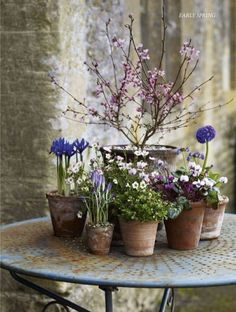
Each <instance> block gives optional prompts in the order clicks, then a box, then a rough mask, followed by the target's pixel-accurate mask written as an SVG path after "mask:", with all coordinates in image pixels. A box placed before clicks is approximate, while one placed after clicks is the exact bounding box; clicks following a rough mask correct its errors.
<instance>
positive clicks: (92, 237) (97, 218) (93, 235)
mask: <svg viewBox="0 0 236 312" xmlns="http://www.w3.org/2000/svg"><path fill="white" fill-rule="evenodd" d="M111 187H112V184H111V183H108V184H107V183H106V181H105V177H104V175H103V174H102V172H101V171H100V170H95V171H92V172H91V174H90V183H89V187H88V193H87V196H86V198H85V203H86V206H87V210H88V216H89V221H88V223H87V224H86V233H87V244H88V248H89V250H90V251H91V253H93V254H95V255H107V254H108V253H109V251H110V245H111V240H112V234H113V228H114V225H113V224H112V223H109V222H108V206H109V203H110V202H111V201H112V194H111Z"/></svg>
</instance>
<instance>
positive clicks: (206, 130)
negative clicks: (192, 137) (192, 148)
mask: <svg viewBox="0 0 236 312" xmlns="http://www.w3.org/2000/svg"><path fill="white" fill-rule="evenodd" d="M215 136H216V131H215V129H214V128H213V127H212V126H210V125H208V126H205V127H201V128H199V129H198V130H197V132H196V139H197V140H198V142H199V143H201V144H204V143H206V142H209V141H211V140H213V139H214V137H215Z"/></svg>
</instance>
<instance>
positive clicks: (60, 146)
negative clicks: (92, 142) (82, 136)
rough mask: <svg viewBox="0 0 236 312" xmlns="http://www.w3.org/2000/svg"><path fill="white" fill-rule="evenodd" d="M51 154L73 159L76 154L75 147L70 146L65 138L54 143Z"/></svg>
mask: <svg viewBox="0 0 236 312" xmlns="http://www.w3.org/2000/svg"><path fill="white" fill-rule="evenodd" d="M50 153H53V154H55V155H56V156H57V157H61V156H62V155H65V156H68V157H71V156H73V155H74V154H75V150H74V145H73V144H70V143H69V142H68V141H66V140H65V139H64V138H59V139H56V140H54V141H53V142H52V146H51V149H50Z"/></svg>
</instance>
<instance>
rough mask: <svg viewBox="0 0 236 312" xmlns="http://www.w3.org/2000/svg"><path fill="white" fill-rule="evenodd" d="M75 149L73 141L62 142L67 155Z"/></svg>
mask: <svg viewBox="0 0 236 312" xmlns="http://www.w3.org/2000/svg"><path fill="white" fill-rule="evenodd" d="M75 153H76V151H75V149H74V143H72V144H71V143H69V142H68V141H66V142H65V144H64V154H65V155H66V156H68V157H71V156H73V155H75Z"/></svg>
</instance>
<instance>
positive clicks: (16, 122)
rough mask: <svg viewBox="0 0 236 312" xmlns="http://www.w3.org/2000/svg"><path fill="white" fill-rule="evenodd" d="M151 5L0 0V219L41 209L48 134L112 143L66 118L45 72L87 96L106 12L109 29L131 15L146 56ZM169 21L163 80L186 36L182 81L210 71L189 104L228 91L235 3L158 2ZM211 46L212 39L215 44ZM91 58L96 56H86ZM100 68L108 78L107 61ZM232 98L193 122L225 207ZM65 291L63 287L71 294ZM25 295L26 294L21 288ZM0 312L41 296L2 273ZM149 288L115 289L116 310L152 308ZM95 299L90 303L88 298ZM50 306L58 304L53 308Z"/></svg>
mask: <svg viewBox="0 0 236 312" xmlns="http://www.w3.org/2000/svg"><path fill="white" fill-rule="evenodd" d="M160 5H161V1H159V0H158V1H154V0H141V1H139V0H131V1H125V0H107V1H102V0H87V1H85V0H60V1H57V0H40V1H39V0H1V43H2V44H1V99H2V106H1V110H2V111H1V142H2V150H1V209H2V211H1V212H2V213H1V223H9V222H12V221H17V220H23V219H29V218H32V217H38V216H43V215H45V214H46V213H47V204H46V200H45V193H46V191H47V190H50V189H52V188H53V187H55V179H54V177H55V164H54V162H53V158H52V157H50V156H49V154H48V150H49V148H50V143H51V141H52V139H53V138H55V137H58V136H60V135H63V136H66V137H68V138H73V137H78V136H81V135H83V136H85V137H86V138H88V139H89V140H93V139H94V137H95V136H96V137H97V136H99V138H100V140H102V142H103V143H113V144H114V143H116V142H119V143H121V142H122V141H123V139H122V138H121V137H120V136H119V135H117V134H116V133H114V132H113V131H104V129H101V130H100V132H97V128H96V127H91V128H85V127H84V126H81V125H80V124H78V123H76V122H74V121H71V120H69V119H66V118H65V117H64V116H63V114H62V111H63V110H64V109H65V108H66V106H67V105H72V104H73V101H72V100H71V99H70V98H69V97H68V96H66V95H65V94H64V93H61V92H59V90H58V89H55V88H54V87H53V86H52V85H51V83H50V81H49V79H48V72H49V71H53V72H55V73H56V74H57V77H58V78H59V80H60V82H61V83H62V84H63V85H64V86H65V87H66V88H67V89H68V90H69V91H70V92H71V93H73V94H74V95H75V96H76V97H78V98H79V99H83V98H85V97H86V98H87V99H88V100H89V101H95V98H94V93H93V89H94V81H93V80H92V77H91V76H90V74H89V73H88V72H87V71H86V70H85V68H84V66H83V62H84V61H85V60H88V58H89V57H90V56H93V55H94V54H95V52H96V53H98V56H99V55H100V56H102V55H103V53H105V46H104V45H103V43H102V40H103V38H104V35H103V34H102V32H101V29H102V27H103V25H104V21H106V20H107V18H108V17H109V16H111V17H112V19H113V22H114V24H115V26H114V27H115V28H114V31H117V32H119V30H118V29H119V27H120V25H121V24H123V23H124V22H125V21H126V18H127V14H128V13H129V12H132V13H133V14H134V16H135V19H136V26H135V34H136V38H138V41H140V42H141V41H144V43H145V45H146V46H147V47H149V49H150V53H151V55H153V61H154V64H155V62H156V61H157V59H158V56H159V54H158V53H159V45H158V38H159V37H160V12H161V11H160V10H161V9H160ZM204 10H206V11H207V10H208V11H213V12H216V15H217V17H216V18H214V19H198V20H196V19H183V18H182V19H180V18H179V15H178V13H179V11H181V12H193V11H194V12H196V11H204ZM167 15H168V26H169V31H168V34H169V39H168V47H170V52H168V54H167V58H166V60H165V67H166V71H167V73H168V75H170V76H172V75H173V74H174V70H175V69H176V67H177V64H178V63H179V58H178V56H177V52H178V49H179V47H178V44H179V43H180V42H181V41H183V40H184V39H186V37H187V38H189V36H191V37H192V38H193V40H194V43H195V44H196V45H197V46H198V47H199V49H200V50H201V63H200V67H199V70H198V71H197V72H196V75H195V78H194V80H193V82H192V84H193V85H194V84H196V82H197V81H201V80H204V79H206V78H207V77H209V76H210V75H211V74H212V73H214V75H215V79H214V81H213V82H212V83H211V84H209V85H208V86H207V87H206V88H205V89H204V90H202V92H201V93H200V94H199V97H198V99H199V102H201V103H205V102H207V101H212V102H213V103H214V104H218V103H223V102H224V101H226V100H227V99H230V98H231V97H234V98H236V96H235V95H234V94H235V85H236V82H235V72H236V70H235V62H234V63H233V61H234V60H235V37H234V34H235V31H233V29H235V1H234V0H225V1H224V2H222V1H220V0H217V1H215V0H214V1H213V0H210V1H207V2H205V1H201V0H193V1H188V0H181V1H171V0H168V1H167ZM219 42H221V44H218V43H219ZM96 55H97V54H96ZM105 71H106V72H107V74H108V75H109V74H110V71H109V66H105ZM235 107H236V106H235V102H234V103H233V104H231V105H230V106H227V108H223V109H222V110H220V111H211V112H208V113H206V114H204V115H203V116H202V117H201V119H200V121H199V122H200V123H202V124H205V123H206V122H207V123H212V124H213V125H214V126H215V127H216V128H217V130H218V138H217V140H218V141H217V142H218V143H217V144H214V150H213V153H212V160H216V162H217V167H218V168H219V169H220V170H221V171H222V172H224V173H225V175H228V176H229V178H230V183H229V184H228V186H227V189H226V193H227V194H228V195H229V196H230V198H231V209H233V207H234V205H233V202H234V203H235V199H234V200H233V198H234V195H233V194H235V193H236V192H235V180H234V179H235V176H236V175H235V127H236V125H235ZM195 130H196V125H192V126H191V127H190V128H188V129H185V130H182V131H178V132H177V133H176V134H173V136H172V137H171V136H168V139H167V138H166V140H165V142H164V143H171V144H176V145H180V144H182V142H183V140H187V141H186V142H188V144H194V139H193V135H194V132H195ZM50 287H52V288H54V289H56V290H57V291H59V292H60V293H62V294H63V295H65V296H67V295H68V293H69V292H70V293H71V297H72V298H77V301H78V302H79V298H83V303H84V305H85V306H86V307H88V308H91V309H93V310H95V311H100V310H101V311H102V307H103V298H102V292H101V291H99V290H98V289H95V288H94V287H86V286H83V287H74V286H71V285H69V284H62V283H60V284H57V283H56V284H55V283H52V284H51V285H50ZM72 289H73V291H72ZM27 291H28V290H27ZM2 295H3V297H2V305H1V306H2V311H3V312H8V311H16V310H18V309H19V308H20V309H21V311H36V312H37V311H41V310H42V306H43V304H44V303H45V302H47V301H48V299H46V298H44V297H42V296H38V295H37V294H35V293H34V292H31V291H28V292H27V293H26V290H25V288H24V287H19V285H17V284H16V283H15V282H14V281H12V280H11V279H10V278H9V276H8V275H7V274H4V276H3V279H2ZM158 296H159V292H158V291H157V290H153V291H150V290H148V291H147V290H135V289H132V290H131V289H123V290H122V291H121V292H119V293H117V294H116V295H115V305H116V307H117V308H116V310H117V311H127V310H128V309H129V310H131V311H140V312H141V311H153V310H154V309H155V306H156V302H157V299H158ZM95 299H96V300H95ZM57 311H59V310H57Z"/></svg>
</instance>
